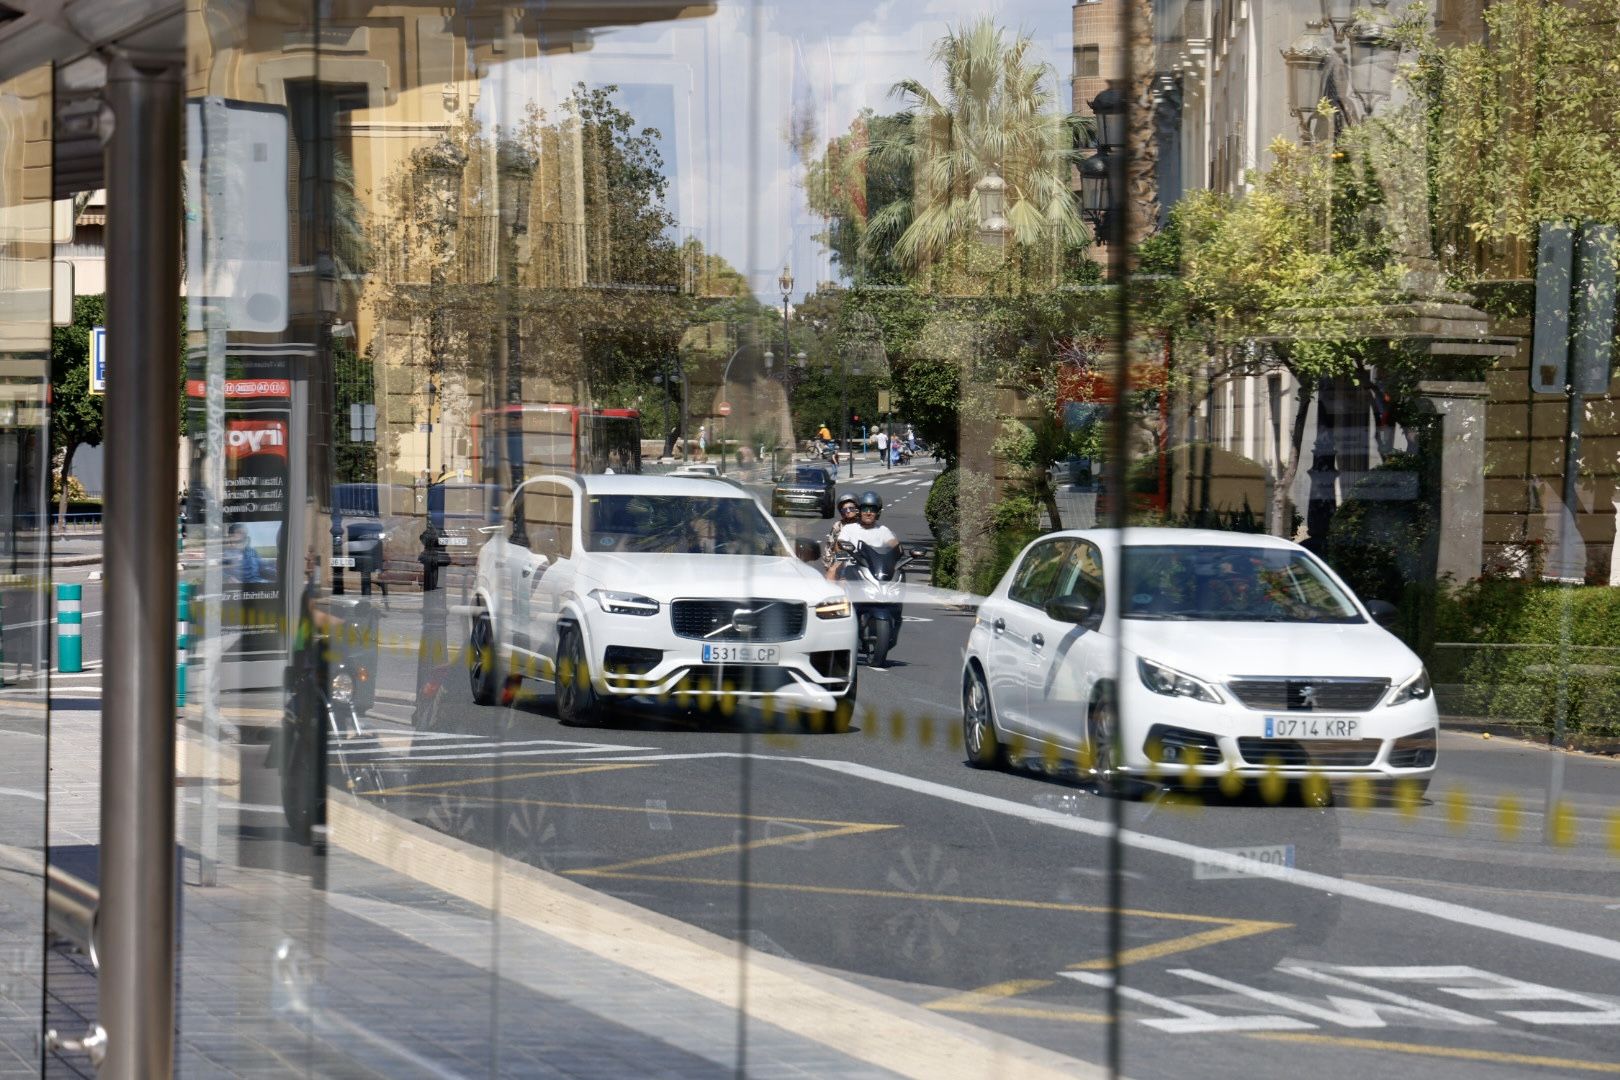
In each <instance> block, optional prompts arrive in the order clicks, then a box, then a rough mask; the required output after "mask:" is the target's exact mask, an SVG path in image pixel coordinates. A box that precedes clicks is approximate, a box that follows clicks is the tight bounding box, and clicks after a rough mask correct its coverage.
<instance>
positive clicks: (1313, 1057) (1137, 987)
mask: <svg viewBox="0 0 1620 1080" xmlns="http://www.w3.org/2000/svg"><path fill="white" fill-rule="evenodd" d="M932 475H933V474H932V472H931V471H923V472H913V473H909V474H902V475H899V476H893V477H878V476H874V475H872V474H871V473H868V472H867V470H865V469H861V468H860V467H859V466H858V473H857V477H856V480H855V481H854V483H850V482H849V481H847V480H845V479H842V478H841V480H840V485H839V489H840V491H843V490H846V489H853V490H855V491H857V492H859V491H860V490H864V489H865V488H866V487H868V486H870V487H872V488H873V489H874V490H877V491H879V492H881V493H882V494H883V495H884V498H885V502H886V505H887V510H886V513H885V517H884V520H885V522H886V523H887V524H889V525H890V526H891V527H893V528H894V529H895V530H896V531H897V532H898V533H899V534H900V535H901V537H902V539H903V540H906V541H911V540H926V539H927V538H928V537H927V530H926V527H925V525H924V524H923V517H922V506H923V502H924V499H925V498H926V493H927V481H928V480H929V479H931V477H932ZM879 479H882V480H883V481H884V482H882V483H878V482H877V481H878V480H879ZM902 480H914V481H916V482H911V483H902V482H900V481H902ZM760 490H761V491H763V490H764V489H763V488H762V489H760ZM783 524H784V526H786V527H787V528H788V529H789V530H790V531H791V532H793V533H794V534H796V535H805V536H809V537H812V538H817V539H819V538H820V537H822V536H824V535H825V533H826V530H827V524H828V523H827V522H824V521H822V520H820V519H817V518H802V519H793V520H791V521H785V522H784V523H783ZM96 596H97V594H96V593H93V592H92V591H91V589H90V588H88V587H87V589H86V603H85V609H86V612H87V613H88V612H90V611H92V610H95V609H99V600H97V599H96V598H95V597H96ZM8 612H9V607H8ZM8 618H9V615H8ZM971 619H972V615H971V612H969V611H965V610H961V609H959V608H955V607H949V606H934V607H922V606H919V607H913V608H911V609H909V610H908V619H907V623H906V625H905V629H904V633H903V636H902V637H901V639H900V642H899V644H898V645H897V647H896V649H895V653H894V656H893V658H892V662H891V667H890V668H889V669H888V670H887V671H882V672H877V671H870V670H863V672H862V678H861V689H860V705H859V709H858V715H857V718H856V721H855V723H854V725H853V727H852V729H851V730H849V731H847V732H836V733H835V732H830V731H814V730H810V729H808V728H807V727H805V726H802V725H800V726H794V725H789V724H785V723H783V722H781V718H773V720H772V721H770V722H766V721H765V719H764V718H762V717H759V716H757V715H744V714H734V715H720V714H718V713H717V712H711V713H700V714H696V715H672V714H667V713H655V712H645V711H630V710H625V711H621V712H619V713H618V714H616V715H614V716H613V717H612V718H611V720H610V721H609V722H608V723H606V724H604V725H602V726H600V727H595V728H589V729H581V728H570V727H565V726H562V725H561V724H560V723H559V722H558V721H557V720H556V718H555V715H554V713H553V711H552V705H551V701H550V699H549V697H548V696H547V695H545V694H544V693H542V692H541V690H542V688H539V687H530V688H528V692H526V693H525V694H524V696H523V697H522V699H520V700H519V701H518V702H517V703H516V704H515V705H513V706H511V707H507V708H497V707H489V708H480V707H477V706H474V705H473V704H472V703H471V701H470V698H469V696H468V693H467V688H466V679H465V677H464V674H463V673H462V672H461V671H459V670H458V669H457V667H456V665H455V663H454V661H453V659H452V660H450V662H449V663H448V664H447V663H446V662H445V658H446V657H448V656H449V655H450V651H449V650H453V649H454V648H455V647H456V646H458V645H459V644H460V643H461V642H462V641H464V640H465V625H464V620H462V619H460V618H459V617H457V616H454V615H452V617H451V618H450V620H449V624H448V627H447V640H446V641H445V642H444V643H442V645H443V646H444V647H445V648H446V652H444V653H435V652H434V651H433V650H432V648H431V647H430V649H429V651H428V654H427V655H428V659H427V662H426V664H425V665H424V664H423V663H422V661H421V660H419V656H420V655H421V654H420V653H419V651H418V648H417V645H418V640H419V637H420V632H421V625H422V619H421V597H420V596H419V595H397V594H396V595H395V596H393V597H391V598H390V599H389V601H388V608H387V611H386V613H385V615H384V618H383V628H382V629H383V636H384V648H383V650H382V653H381V657H380V664H379V672H378V685H379V698H378V702H377V704H376V706H375V707H374V708H373V710H372V711H371V714H370V716H369V717H368V723H369V724H370V725H371V726H372V728H373V729H374V731H375V732H376V735H375V737H373V738H371V739H369V740H366V741H364V742H362V744H361V745H360V747H359V748H358V749H351V750H350V751H349V754H348V758H347V760H348V761H349V762H351V763H364V764H367V765H374V766H375V767H376V769H377V773H378V775H379V776H380V778H381V784H382V787H381V790H380V791H375V792H373V793H372V794H371V795H370V796H369V797H370V798H372V799H373V800H375V801H376V802H378V803H380V804H381V805H382V806H383V807H385V808H386V809H387V810H388V811H390V812H392V813H397V814H399V815H401V816H403V817H406V818H409V819H412V820H416V821H420V822H424V823H426V824H428V825H430V826H431V827H433V828H436V829H439V830H442V831H444V832H446V833H448V834H450V835H453V836H456V837H458V838H460V839H463V840H467V841H471V842H473V843H477V844H480V845H482V846H485V847H488V848H489V849H491V850H494V851H499V852H501V853H503V854H505V855H507V856H509V857H511V858H513V859H518V860H522V861H524V862H528V863H531V864H534V865H536V866H539V867H542V868H544V869H547V870H550V871H552V872H555V873H559V874H563V875H566V876H567V877H569V878H571V879H573V880H575V881H577V882H579V883H581V884H584V885H587V886H589V887H591V888H595V889H599V890H601V891H603V892H605V893H610V894H612V895H614V896H617V897H620V898H623V899H625V900H628V901H630V902H632V903H635V904H638V905H641V906H644V907H646V908H649V909H652V910H654V911H657V912H660V913H663V914H665V915H668V916H671V917H674V918H677V919H681V920H684V921H686V922H688V923H690V924H692V925H695V926H699V927H702V928H705V929H708V930H710V931H713V932H715V933H719V934H723V935H726V936H728V937H733V938H738V939H741V940H744V941H746V942H748V943H749V944H750V945H752V946H754V947H755V948H758V949H761V950H764V951H767V952H771V953H775V954H779V955H784V956H790V957H793V958H795V959H797V960H800V961H803V962H806V963H809V964H813V965H817V966H819V967H822V968H825V969H828V970H831V971H834V972H838V973H841V974H844V975H846V976H847V977H849V978H852V979H855V980H857V981H859V982H862V983H865V984H866V985H868V986H869V987H871V988H873V989H875V990H877V991H879V992H881V993H883V994H886V995H889V996H891V997H893V998H896V999H900V1000H904V1001H907V1002H911V1003H914V1004H918V1005H922V1006H924V1007H927V1008H930V1009H933V1010H936V1011H938V1012H941V1013H943V1014H947V1015H950V1016H954V1017H956V1018H957V1019H960V1020H963V1021H966V1022H969V1023H972V1024H975V1025H979V1026H981V1027H983V1028H985V1029H987V1030H990V1031H994V1032H1000V1033H1005V1034H1008V1035H1012V1036H1016V1037H1018V1038H1021V1039H1024V1040H1027V1041H1030V1042H1033V1043H1037V1044H1041V1045H1044V1046H1048V1047H1051V1048H1053V1049H1055V1050H1058V1051H1061V1052H1063V1053H1066V1054H1070V1055H1073V1056H1075V1057H1078V1058H1082V1059H1086V1060H1091V1061H1096V1062H1101V1061H1102V1060H1103V1059H1104V1057H1105V1054H1106V1038H1107V1024H1106V1020H1107V1017H1108V1014H1107V1008H1108V1002H1107V993H1106V986H1107V983H1108V980H1109V978H1110V975H1111V971H1110V962H1109V956H1110V952H1109V950H1110V940H1109V932H1108V913H1109V911H1110V897H1109V891H1108V885H1109V875H1108V866H1109V862H1108V860H1109V851H1108V848H1109V845H1108V842H1107V841H1108V837H1109V834H1110V825H1109V822H1110V818H1111V815H1112V814H1113V813H1114V812H1115V811H1116V809H1117V810H1118V811H1119V812H1120V813H1121V815H1122V817H1123V821H1124V828H1125V831H1124V832H1123V833H1122V834H1121V836H1122V850H1123V883H1124V900H1123V912H1124V913H1123V916H1122V919H1121V927H1122V933H1123V938H1122V948H1123V954H1122V960H1123V966H1122V968H1121V970H1122V972H1123V978H1122V980H1121V995H1122V1001H1121V1005H1122V1007H1123V1010H1124V1017H1125V1023H1124V1026H1123V1029H1122V1035H1123V1049H1124V1070H1125V1073H1126V1075H1129V1076H1134V1077H1157V1076H1170V1075H1185V1076H1189V1077H1232V1078H1234V1080H1235V1078H1239V1077H1242V1078H1251V1077H1268V1078H1269V1077H1278V1078H1281V1077H1285V1076H1286V1077H1293V1076H1296V1075H1311V1076H1314V1077H1322V1078H1340V1077H1342V1078H1345V1080H1363V1078H1364V1077H1365V1076H1368V1075H1379V1076H1382V1075H1391V1074H1394V1073H1396V1072H1397V1071H1401V1070H1411V1071H1417V1070H1421V1071H1423V1072H1426V1073H1428V1074H1430V1075H1437V1076H1442V1077H1470V1078H1473V1077H1486V1078H1494V1077H1503V1078H1505V1077H1522V1076H1538V1075H1545V1076H1581V1075H1605V1074H1609V1075H1613V1074H1616V1073H1620V978H1617V973H1620V891H1617V889H1616V887H1615V885H1616V881H1617V880H1620V817H1617V813H1620V763H1616V762H1613V761H1610V760H1605V759H1599V758H1594V757H1586V756H1579V755H1566V754H1560V753H1554V752H1551V751H1548V750H1546V749H1543V748H1538V747H1533V746H1529V745H1527V744H1524V743H1520V742H1517V741H1514V740H1503V739H1494V740H1484V739H1482V738H1480V737H1478V736H1476V735H1469V734H1462V733H1450V732H1448V733H1445V734H1443V735H1442V741H1441V754H1442V756H1441V770H1440V773H1439V775H1438V777H1437V779H1436V781H1435V783H1434V785H1433V787H1432V788H1431V790H1430V793H1429V798H1428V800H1427V801H1425V802H1424V803H1423V804H1422V805H1419V806H1415V807H1396V806H1389V805H1363V804H1360V803H1358V801H1357V800H1355V799H1353V798H1352V797H1350V795H1349V794H1348V793H1342V792H1341V793H1339V795H1340V797H1339V798H1337V799H1336V800H1335V802H1334V803H1333V804H1332V805H1330V806H1327V807H1310V806H1305V805H1301V804H1300V803H1299V802H1298V800H1297V799H1292V798H1289V797H1287V793H1284V798H1282V799H1281V801H1280V802H1276V803H1274V802H1273V801H1272V800H1270V799H1268V798H1267V797H1266V796H1265V794H1263V793H1259V792H1253V791H1248V792H1242V793H1239V794H1238V795H1237V796H1235V797H1232V798H1227V797H1225V796H1222V795H1221V794H1220V793H1219V792H1216V791H1203V792H1196V793H1192V792H1185V791H1175V792H1168V793H1165V792H1148V793H1145V794H1144V795H1143V797H1141V798H1137V799H1132V800H1127V801H1122V802H1119V803H1115V802H1114V801H1113V800H1110V799H1108V798H1105V797H1104V796H1102V795H1101V794H1099V793H1097V792H1096V791H1095V790H1093V788H1092V787H1091V785H1090V784H1089V783H1086V782H1083V781H1081V780H1078V779H1074V778H1066V777H1063V776H1060V775H1048V774H1046V773H1045V772H1044V771H1043V770H1042V769H1041V768H1040V767H1039V766H1038V765H1036V766H1032V767H1026V768H1023V769H1020V770H1018V771H1014V772H1010V773H984V772H978V771H975V770H971V769H968V768H967V767H966V766H965V765H964V762H963V756H962V752H961V746H960V707H959V699H958V694H959V686H960V663H961V649H962V645H963V642H964V641H965V638H966V635H967V632H968V628H969V626H970V625H971ZM94 622H95V620H94V619H92V618H88V617H87V619H86V635H87V637H86V657H87V659H90V658H92V657H94V658H96V659H99V657H100V652H99V643H98V644H97V645H96V646H95V648H94V650H93V649H92V645H91V641H92V639H91V637H90V634H91V633H92V630H91V626H92V624H93V623H94ZM12 632H13V631H11V630H9V629H8V634H10V633H12ZM11 641H12V639H11V638H10V637H8V638H7V639H6V643H7V646H8V650H9V648H10V646H11ZM430 645H431V643H430ZM424 679H428V680H438V681H442V682H443V684H444V685H445V688H446V689H445V692H444V694H443V696H442V697H440V698H439V699H438V702H439V708H438V710H437V712H436V713H435V715H434V718H433V724H432V729H431V730H428V731H422V732H418V731H414V730H413V728H412V714H413V711H414V710H413V703H414V701H415V699H416V696H417V687H418V685H419V683H420V682H421V681H423V680H424ZM58 685H59V687H66V686H67V685H68V684H65V683H64V684H58ZM64 692H65V691H64ZM85 692H89V691H88V689H86V690H85V691H83V692H81V691H79V690H77V689H74V690H73V691H72V692H71V693H70V694H69V695H68V696H70V697H74V698H75V699H78V698H80V697H82V695H83V693H85ZM86 704H89V702H88V701H86ZM67 707H73V706H72V705H68V706H67ZM273 712H274V710H273V709H272V710H268V712H267V715H269V714H270V713H273ZM1553 791H1556V792H1557V795H1558V797H1559V798H1560V799H1561V805H1560V808H1559V809H1558V810H1557V811H1556V812H1554V813H1552V814H1549V813H1548V812H1547V810H1548V807H1549V805H1550V804H1551V802H1552V801H1553V800H1552V798H1551V796H1550V792H1553ZM1273 794H1275V793H1273ZM1232 852H1246V853H1249V854H1252V855H1255V856H1257V857H1262V858H1267V859H1271V860H1275V861H1276V862H1277V863H1278V864H1280V866H1281V869H1279V870H1277V871H1275V872H1273V873H1270V874H1256V873H1248V874H1242V873H1236V872H1234V870H1235V867H1237V866H1241V865H1252V864H1238V863H1234V861H1233V859H1232V856H1231V855H1230V854H1228V853H1232Z"/></svg>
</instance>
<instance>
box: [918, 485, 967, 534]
mask: <svg viewBox="0 0 1620 1080" xmlns="http://www.w3.org/2000/svg"><path fill="white" fill-rule="evenodd" d="M960 478H961V470H960V469H957V468H955V467H952V468H949V469H946V470H945V471H944V472H942V473H940V474H939V475H938V476H936V477H934V482H933V483H932V484H930V485H929V487H928V501H927V502H926V503H925V504H924V505H923V518H924V519H925V520H926V521H927V522H928V531H929V532H931V533H933V534H934V540H935V542H936V543H938V544H939V545H940V546H941V547H943V546H945V545H946V544H954V543H955V542H956V538H957V536H958V535H960V529H959V527H958V517H959V511H958V509H957V502H956V499H957V490H958V484H957V481H958V480H959V479H960Z"/></svg>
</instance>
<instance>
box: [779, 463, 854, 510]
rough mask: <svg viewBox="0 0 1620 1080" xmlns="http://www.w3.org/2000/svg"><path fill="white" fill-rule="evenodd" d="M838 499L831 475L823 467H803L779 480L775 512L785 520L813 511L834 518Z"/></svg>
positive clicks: (788, 472) (791, 470)
mask: <svg viewBox="0 0 1620 1080" xmlns="http://www.w3.org/2000/svg"><path fill="white" fill-rule="evenodd" d="M837 497H838V492H837V485H836V483H835V482H834V480H833V475H832V473H831V472H829V471H828V470H826V469H823V468H821V467H820V466H819V465H799V466H796V467H794V468H792V469H789V470H788V471H787V472H785V473H783V474H782V475H781V476H778V477H777V478H776V486H775V487H773V488H772V489H771V513H772V514H775V515H777V516H778V517H781V516H783V515H786V514H788V513H790V512H798V513H802V512H804V511H806V510H810V511H814V512H815V513H818V514H820V515H821V516H822V517H823V518H830V517H832V516H833V503H834V501H835V500H836V499H837Z"/></svg>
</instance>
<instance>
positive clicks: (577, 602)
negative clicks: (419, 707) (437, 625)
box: [470, 474, 856, 723]
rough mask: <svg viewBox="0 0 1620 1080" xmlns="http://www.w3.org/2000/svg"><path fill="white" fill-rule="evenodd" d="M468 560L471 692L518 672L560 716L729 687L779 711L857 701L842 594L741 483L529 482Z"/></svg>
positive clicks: (653, 479) (482, 694) (480, 696)
mask: <svg viewBox="0 0 1620 1080" xmlns="http://www.w3.org/2000/svg"><path fill="white" fill-rule="evenodd" d="M486 531H488V532H489V533H490V534H491V535H490V539H489V540H488V542H487V543H485V544H484V546H483V548H482V550H481V551H480V552H479V555H478V570H477V582H476V586H475V599H474V614H473V619H472V625H471V642H470V644H471V663H470V672H471V680H472V691H473V697H474V699H475V700H476V701H478V702H479V703H480V704H491V703H495V702H497V701H501V700H503V699H505V698H508V697H509V696H510V695H511V693H512V692H513V691H515V689H516V687H517V685H518V683H519V682H520V681H521V679H522V678H524V677H526V676H531V675H532V676H535V677H537V678H540V679H542V680H545V681H549V682H551V683H553V684H554V685H555V687H556V691H557V696H556V702H557V714H558V716H559V717H560V718H561V719H562V720H564V721H565V722H568V723H591V722H594V721H596V720H599V719H601V718H602V716H603V714H604V712H605V710H606V708H607V706H608V705H609V703H610V702H612V701H614V700H639V701H641V702H644V703H651V702H666V703H667V702H669V701H671V699H672V697H673V700H674V701H675V703H677V704H679V703H682V702H686V703H688V704H692V703H695V701H694V699H693V698H692V696H691V695H692V694H693V693H694V692H696V693H697V694H699V695H700V696H701V695H702V694H703V692H704V691H706V690H707V691H717V690H719V689H720V688H721V687H722V686H729V687H730V688H731V691H732V693H734V694H735V699H734V700H740V701H742V702H745V703H746V702H750V701H753V702H757V701H760V700H762V699H764V698H767V697H772V698H774V699H775V707H776V709H777V710H787V709H790V708H792V709H797V710H815V711H818V712H843V713H845V714H846V715H847V713H848V712H849V711H850V710H852V709H853V705H854V700H855V686H856V666H855V649H856V642H855V633H856V631H855V619H854V618H853V615H852V611H851V607H850V603H849V600H848V599H847V598H846V597H845V596H844V594H843V592H842V591H841V590H840V589H839V588H838V587H837V586H836V585H832V584H830V583H828V582H827V581H826V580H825V578H823V577H822V575H821V573H820V572H819V571H818V569H817V568H816V567H815V566H813V565H810V564H808V563H807V562H806V561H805V560H815V559H819V558H820V555H821V553H820V550H819V546H818V545H815V544H810V545H808V549H807V550H804V551H799V552H797V553H796V552H795V549H794V547H793V546H792V545H790V544H789V543H788V541H787V539H786V538H785V537H784V536H783V534H782V532H781V530H780V529H778V528H777V526H776V523H775V522H774V521H772V520H771V518H770V517H769V516H768V515H767V514H766V513H765V512H764V510H763V508H762V507H761V506H760V505H759V503H758V502H756V501H755V500H754V499H753V498H752V497H751V496H750V495H749V494H748V493H747V491H745V490H742V489H740V488H738V487H737V486H735V485H733V484H730V483H727V482H725V481H722V480H716V479H704V478H699V477H676V476H634V475H609V476H579V475H574V474H568V475H552V476H546V477H537V478H535V479H533V480H530V481H528V482H526V483H524V484H523V485H522V486H521V487H519V488H518V490H517V491H516V492H515V493H514V494H513V495H512V497H511V499H510V500H509V501H508V503H507V506H506V510H505V514H504V516H503V520H502V522H501V524H500V525H497V526H486Z"/></svg>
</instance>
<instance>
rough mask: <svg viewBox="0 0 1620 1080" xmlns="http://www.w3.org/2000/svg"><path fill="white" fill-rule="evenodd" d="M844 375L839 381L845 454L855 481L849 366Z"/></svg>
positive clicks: (851, 475) (851, 476)
mask: <svg viewBox="0 0 1620 1080" xmlns="http://www.w3.org/2000/svg"><path fill="white" fill-rule="evenodd" d="M842 374H843V378H841V379H839V380H838V381H839V383H840V384H841V385H842V388H843V406H844V409H843V413H844V420H843V424H844V453H845V454H847V455H848V456H849V478H850V479H851V480H853V479H855V448H854V447H853V446H851V445H849V366H848V365H847V364H846V365H845V366H844V370H843V372H842Z"/></svg>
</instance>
